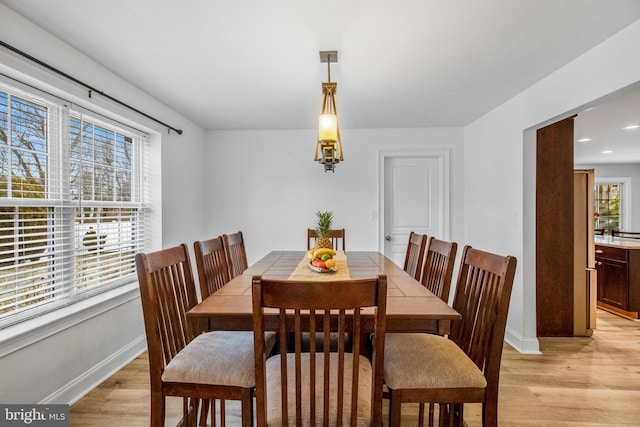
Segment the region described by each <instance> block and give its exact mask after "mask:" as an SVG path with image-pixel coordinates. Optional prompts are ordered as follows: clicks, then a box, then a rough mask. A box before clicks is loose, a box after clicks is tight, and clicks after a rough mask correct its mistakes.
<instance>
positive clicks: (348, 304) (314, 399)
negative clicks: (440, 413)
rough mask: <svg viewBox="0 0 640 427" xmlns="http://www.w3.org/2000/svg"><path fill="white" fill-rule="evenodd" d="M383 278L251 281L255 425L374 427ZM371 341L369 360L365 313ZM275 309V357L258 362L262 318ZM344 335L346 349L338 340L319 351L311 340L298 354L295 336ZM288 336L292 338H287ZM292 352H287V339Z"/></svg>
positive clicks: (378, 418)
mask: <svg viewBox="0 0 640 427" xmlns="http://www.w3.org/2000/svg"><path fill="white" fill-rule="evenodd" d="M386 295H387V278H386V276H384V275H380V276H378V277H377V278H371V279H359V280H343V281H332V282H324V281H323V282H309V281H306V282H305V281H294V280H267V279H263V278H261V277H260V276H256V277H254V278H253V280H252V298H253V331H254V349H255V369H256V393H255V395H256V419H257V425H258V426H259V427H262V426H289V425H295V426H301V425H304V426H309V425H310V426H315V425H325V426H326V425H331V426H336V425H337V426H343V425H350V426H372V425H374V426H381V425H382V370H381V369H382V366H383V357H384V337H385V329H386V320H385V317H386V299H387V297H386ZM371 308H373V310H372V313H373V325H374V329H375V333H376V335H375V337H376V338H375V340H374V342H373V349H372V353H371V354H372V355H371V361H370V360H369V359H368V358H367V357H366V356H364V355H363V353H365V354H366V353H368V351H369V350H368V346H367V340H366V339H364V337H363V336H364V335H365V334H364V328H363V325H362V321H363V316H362V314H361V310H363V309H367V310H368V311H370V312H371ZM274 310H276V314H275V317H276V318H277V329H278V331H279V333H278V337H279V343H278V348H279V352H278V353H277V354H276V355H274V356H272V357H270V358H267V357H266V353H265V351H264V347H263V340H264V338H263V337H264V331H265V328H266V319H265V311H268V312H269V313H270V315H272V316H273V314H272V313H273V311H274ZM348 330H351V331H352V332H353V336H354V337H360V339H354V340H353V343H352V346H351V348H349V347H348V346H347V344H346V342H345V340H344V339H339V340H340V342H339V345H338V350H337V351H335V352H331V351H329V348H328V347H326V348H324V349H323V350H322V351H320V350H318V349H317V348H316V347H315V344H314V341H313V340H312V341H311V346H310V349H309V351H308V352H303V351H302V349H301V346H302V344H301V342H302V332H303V331H306V332H307V333H309V334H311V335H312V336H313V335H314V334H316V332H322V333H323V334H324V335H325V338H326V339H325V341H328V339H329V334H330V332H338V334H337V335H338V337H345V332H346V331H348ZM288 332H293V333H288ZM291 339H292V340H293V346H292V347H293V349H294V350H293V351H291V352H287V351H286V349H287V348H288V347H289V346H290V345H289V343H288V342H287V341H288V340H291Z"/></svg>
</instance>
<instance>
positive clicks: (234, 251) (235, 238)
mask: <svg viewBox="0 0 640 427" xmlns="http://www.w3.org/2000/svg"><path fill="white" fill-rule="evenodd" d="M222 241H223V243H224V252H225V254H226V256H227V264H229V278H230V279H233V278H234V277H236V276H239V275H240V274H242V272H243V271H245V270H246V269H247V268H248V267H249V265H248V262H247V251H246V249H245V247H244V237H243V236H242V231H238V232H237V233H233V234H223V235H222Z"/></svg>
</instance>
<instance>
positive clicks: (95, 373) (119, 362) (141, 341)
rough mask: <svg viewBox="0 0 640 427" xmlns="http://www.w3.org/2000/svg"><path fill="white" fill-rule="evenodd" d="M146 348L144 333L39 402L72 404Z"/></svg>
mask: <svg viewBox="0 0 640 427" xmlns="http://www.w3.org/2000/svg"><path fill="white" fill-rule="evenodd" d="M146 349H147V339H146V337H145V336H144V335H142V336H140V337H138V338H137V339H135V340H134V341H132V342H131V343H129V345H127V346H125V347H123V348H121V349H120V350H119V351H118V352H116V353H114V354H113V355H111V356H110V357H108V358H107V359H105V360H103V361H102V362H101V363H99V364H97V365H95V366H93V367H92V368H91V369H90V370H88V371H86V372H85V373H84V374H82V375H80V376H78V377H76V378H75V379H73V380H72V381H70V382H68V383H67V384H65V385H64V386H62V387H60V388H59V389H58V390H56V391H55V392H53V393H51V394H50V395H48V396H47V397H45V398H44V399H43V400H42V401H41V402H39V403H41V404H47V403H62V402H65V403H68V404H69V405H72V404H74V403H75V402H76V401H78V400H79V399H80V398H82V397H83V396H84V395H85V394H87V393H89V392H90V391H91V390H93V389H94V388H96V387H97V386H98V385H100V384H101V383H102V382H103V381H104V380H106V379H107V378H109V377H110V376H112V375H113V374H114V373H116V372H118V371H119V370H120V369H122V368H123V367H124V366H126V365H127V364H128V363H129V362H131V361H132V360H133V359H135V358H136V357H138V356H139V355H140V354H142V353H143V352H144V351H146Z"/></svg>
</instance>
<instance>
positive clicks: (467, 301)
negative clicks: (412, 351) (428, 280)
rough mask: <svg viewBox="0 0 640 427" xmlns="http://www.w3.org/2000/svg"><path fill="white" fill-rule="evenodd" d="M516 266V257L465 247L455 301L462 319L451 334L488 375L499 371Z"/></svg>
mask: <svg viewBox="0 0 640 427" xmlns="http://www.w3.org/2000/svg"><path fill="white" fill-rule="evenodd" d="M515 269H516V259H515V258H514V257H511V256H500V255H496V254H492V253H489V252H483V251H480V250H477V249H473V248H472V247H470V246H465V248H464V251H463V254H462V260H461V264H460V272H459V274H458V281H457V284H456V292H455V298H454V302H453V308H454V309H455V310H456V311H458V312H459V313H460V314H461V315H462V320H460V321H458V322H454V323H453V324H452V327H451V334H450V335H449V338H450V339H452V340H453V341H454V342H455V343H456V344H457V345H458V346H459V347H460V348H461V349H462V350H463V351H464V352H465V353H466V354H467V355H468V356H469V358H470V359H471V360H473V362H474V363H475V364H476V365H477V366H478V367H479V368H480V369H482V370H484V372H485V376H487V377H489V376H490V375H499V370H500V359H501V355H502V346H503V340H504V333H505V328H506V320H507V313H508V310H509V300H510V298H511V289H512V286H513V278H514V275H515ZM496 383H497V382H496Z"/></svg>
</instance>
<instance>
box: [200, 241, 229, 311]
mask: <svg viewBox="0 0 640 427" xmlns="http://www.w3.org/2000/svg"><path fill="white" fill-rule="evenodd" d="M193 251H194V253H195V257H196V267H197V268H198V279H199V282H200V296H201V298H202V299H205V298H206V297H208V296H209V295H211V294H213V293H214V292H216V291H217V290H218V289H220V288H221V287H223V286H224V285H226V284H227V283H228V282H229V280H231V279H230V277H229V264H228V263H227V256H226V253H225V251H224V242H223V239H222V237H221V236H219V237H216V238H213V239H209V240H204V241H197V242H194V244H193Z"/></svg>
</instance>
